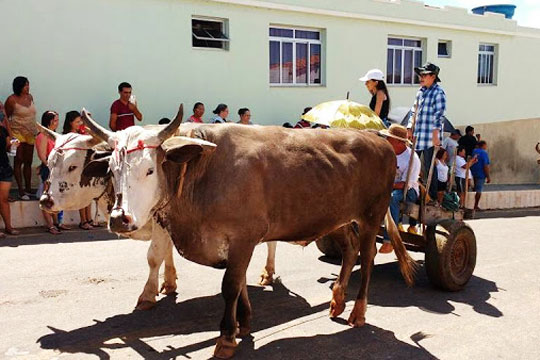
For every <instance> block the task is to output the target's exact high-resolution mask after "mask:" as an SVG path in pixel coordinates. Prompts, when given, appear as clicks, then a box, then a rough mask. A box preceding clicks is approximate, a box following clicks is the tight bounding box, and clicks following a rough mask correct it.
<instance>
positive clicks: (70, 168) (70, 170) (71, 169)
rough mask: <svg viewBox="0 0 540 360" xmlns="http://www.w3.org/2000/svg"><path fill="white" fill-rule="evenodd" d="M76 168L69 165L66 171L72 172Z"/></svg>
mask: <svg viewBox="0 0 540 360" xmlns="http://www.w3.org/2000/svg"><path fill="white" fill-rule="evenodd" d="M76 168H77V166H75V165H71V166H70V167H69V169H68V171H69V172H72V171H73V170H75V169H76Z"/></svg>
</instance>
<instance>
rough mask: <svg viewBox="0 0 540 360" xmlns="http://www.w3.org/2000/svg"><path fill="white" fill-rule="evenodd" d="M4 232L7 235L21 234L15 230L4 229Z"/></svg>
mask: <svg viewBox="0 0 540 360" xmlns="http://www.w3.org/2000/svg"><path fill="white" fill-rule="evenodd" d="M4 232H5V233H6V234H9V235H19V234H20V233H21V232H20V231H19V230H15V229H4Z"/></svg>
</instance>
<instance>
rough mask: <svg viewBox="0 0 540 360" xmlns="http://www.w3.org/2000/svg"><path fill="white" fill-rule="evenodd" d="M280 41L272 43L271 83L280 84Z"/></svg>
mask: <svg viewBox="0 0 540 360" xmlns="http://www.w3.org/2000/svg"><path fill="white" fill-rule="evenodd" d="M279 58H280V49H279V41H270V83H271V84H279Z"/></svg>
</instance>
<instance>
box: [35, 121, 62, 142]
mask: <svg viewBox="0 0 540 360" xmlns="http://www.w3.org/2000/svg"><path fill="white" fill-rule="evenodd" d="M36 125H37V127H38V130H39V132H41V133H42V134H45V135H46V136H48V137H50V138H51V139H52V140H54V141H56V139H57V138H58V136H60V135H58V134H57V133H55V132H54V131H52V130H51V129H49V128H46V127H45V126H43V125H41V124H40V123H36Z"/></svg>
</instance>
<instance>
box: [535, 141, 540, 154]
mask: <svg viewBox="0 0 540 360" xmlns="http://www.w3.org/2000/svg"><path fill="white" fill-rule="evenodd" d="M536 151H537V152H538V153H539V154H540V142H539V143H537V144H536Z"/></svg>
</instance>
